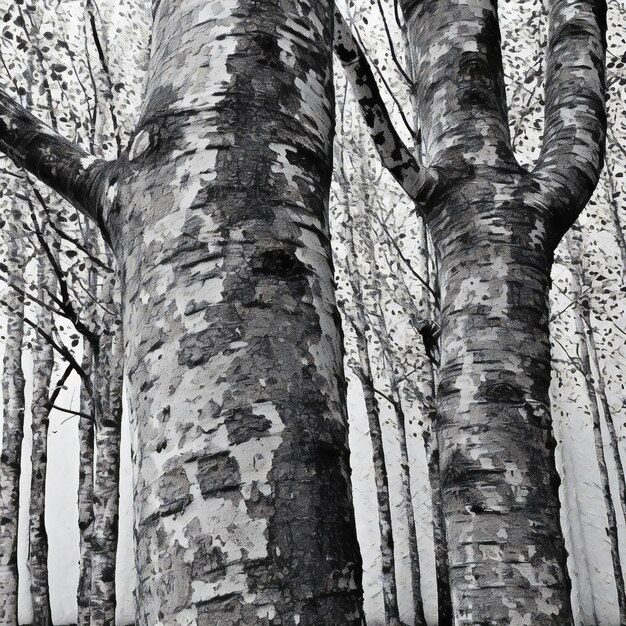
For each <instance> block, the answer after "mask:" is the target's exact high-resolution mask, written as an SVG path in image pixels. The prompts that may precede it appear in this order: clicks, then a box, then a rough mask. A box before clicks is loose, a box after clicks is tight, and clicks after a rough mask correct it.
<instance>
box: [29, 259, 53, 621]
mask: <svg viewBox="0 0 626 626" xmlns="http://www.w3.org/2000/svg"><path fill="white" fill-rule="evenodd" d="M37 272H38V276H37V280H38V297H39V299H40V300H41V301H42V302H46V301H47V300H48V298H49V296H48V293H47V290H50V291H51V292H52V293H54V289H55V287H56V284H55V283H54V279H53V274H52V272H51V270H50V268H49V267H48V266H47V264H45V262H44V259H41V262H40V263H39V266H38V269H37ZM37 324H38V326H39V327H40V328H42V329H43V330H44V331H45V332H47V333H50V331H51V329H52V325H53V319H52V313H51V312H50V311H49V310H47V309H45V308H42V310H41V312H40V315H39V316H38V319H37ZM53 369H54V348H53V347H52V345H51V344H50V342H48V341H46V339H44V338H43V337H42V336H41V335H39V334H37V335H36V336H35V339H34V341H33V399H32V404H31V419H32V421H31V430H32V434H33V437H32V442H33V443H32V452H31V456H30V458H31V481H30V509H29V529H28V530H29V553H28V554H29V559H28V563H29V569H30V593H31V598H32V605H33V621H34V623H35V624H38V625H40V626H49V625H50V624H52V617H51V611H50V588H49V585H48V533H47V532H46V519H45V517H46V474H47V469H48V423H49V416H50V407H49V405H48V397H49V394H50V383H51V381H52V371H53Z"/></svg>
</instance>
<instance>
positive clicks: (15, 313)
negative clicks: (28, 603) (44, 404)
mask: <svg viewBox="0 0 626 626" xmlns="http://www.w3.org/2000/svg"><path fill="white" fill-rule="evenodd" d="M6 232H7V238H6V246H7V259H8V261H9V263H10V266H11V268H12V272H11V278H12V282H13V284H14V285H16V286H17V287H18V288H19V289H20V290H22V291H23V289H24V277H23V271H24V267H23V266H24V260H23V251H22V248H21V245H22V242H21V241H20V237H19V231H18V228H17V227H16V226H15V225H7V230H6ZM5 302H6V304H7V305H8V306H7V308H8V311H9V314H8V316H7V330H6V343H5V348H4V365H3V374H2V402H3V422H2V455H1V456H0V520H2V523H1V524H0V624H2V626H17V588H18V572H17V526H18V518H19V499H20V472H21V457H22V439H23V438H24V386H25V381H24V372H23V370H22V342H23V337H24V299H23V297H22V296H21V295H19V292H18V291H17V290H15V289H11V290H9V292H8V293H7V295H6V297H5Z"/></svg>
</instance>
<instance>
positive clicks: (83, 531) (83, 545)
mask: <svg viewBox="0 0 626 626" xmlns="http://www.w3.org/2000/svg"><path fill="white" fill-rule="evenodd" d="M89 285H90V287H92V286H93V285H92V281H89ZM93 364H94V350H93V346H92V345H91V343H90V342H89V341H88V340H87V339H86V338H83V359H82V363H81V367H82V368H83V371H84V372H85V374H86V375H87V376H89V377H90V379H91V380H92V386H93V387H95V386H94V385H93V375H92V373H93ZM80 412H81V414H82V416H81V417H80V418H79V422H78V444H79V458H78V529H79V553H80V560H79V568H78V590H77V603H78V620H77V621H78V626H89V624H90V598H91V571H92V564H91V537H92V534H93V480H94V475H93V468H94V420H95V417H94V407H93V397H92V394H91V391H90V390H89V388H88V387H87V386H86V385H85V384H84V383H81V387H80ZM84 415H89V416H91V418H90V419H88V418H86V417H83V416H84Z"/></svg>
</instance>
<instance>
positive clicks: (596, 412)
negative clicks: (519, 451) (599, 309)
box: [568, 229, 626, 624]
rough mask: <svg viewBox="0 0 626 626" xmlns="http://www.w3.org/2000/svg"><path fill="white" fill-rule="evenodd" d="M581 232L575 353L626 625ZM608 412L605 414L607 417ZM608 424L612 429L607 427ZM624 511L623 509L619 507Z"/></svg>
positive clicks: (604, 406) (574, 252) (575, 275)
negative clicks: (588, 415)
mask: <svg viewBox="0 0 626 626" xmlns="http://www.w3.org/2000/svg"><path fill="white" fill-rule="evenodd" d="M579 237H580V233H579V232H578V230H577V229H573V230H572V232H571V233H570V235H569V236H568V247H569V250H570V256H571V259H572V283H573V290H572V297H573V299H574V302H575V303H576V305H575V321H576V332H577V333H578V337H579V341H578V353H579V357H580V364H581V370H582V374H583V376H584V378H585V385H586V388H587V395H588V396H589V410H590V414H591V419H592V426H593V437H594V442H595V449H596V458H597V461H598V470H599V472H600V484H601V487H602V493H603V496H604V505H605V509H606V517H607V528H606V534H607V537H608V540H609V544H610V547H611V561H612V565H613V576H614V578H615V587H616V591H617V606H618V610H619V617H620V624H626V589H625V588H624V575H623V571H622V564H621V560H620V550H619V538H618V532H617V517H616V515H615V505H614V504H613V497H612V495H611V485H610V480H609V471H608V468H607V464H606V457H605V454H604V437H603V436H602V424H601V412H602V414H603V415H604V418H605V423H606V424H607V430H608V431H609V439H610V448H611V451H612V453H613V458H614V461H615V463H616V470H617V474H618V476H617V480H618V485H619V490H620V500H621V502H622V507H624V500H623V495H624V469H623V466H622V461H621V457H620V453H619V447H618V441H617V438H616V433H615V426H614V424H613V419H612V414H611V411H610V407H609V404H608V401H607V398H606V393H605V391H604V385H603V382H602V379H601V378H597V376H598V375H599V373H600V368H599V364H598V361H597V353H596V350H595V342H594V340H593V326H592V325H591V314H590V310H589V301H588V299H587V298H586V297H584V296H583V294H582V288H583V286H584V284H585V283H584V278H583V277H584V271H583V267H582V259H581V255H580V245H581V242H580V239H579ZM607 415H608V417H607ZM609 423H610V425H611V427H612V428H610V427H609ZM622 510H623V508H622Z"/></svg>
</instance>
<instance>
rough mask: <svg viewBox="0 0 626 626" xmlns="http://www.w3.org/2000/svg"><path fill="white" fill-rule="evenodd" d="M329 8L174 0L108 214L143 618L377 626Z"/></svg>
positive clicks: (160, 15)
mask: <svg viewBox="0 0 626 626" xmlns="http://www.w3.org/2000/svg"><path fill="white" fill-rule="evenodd" d="M331 17H332V14H331V10H330V5H329V3H328V2H325V1H322V2H315V3H311V2H305V1H302V0H283V1H281V2H278V3H273V4H271V5H264V10H263V11H259V7H258V4H257V3H256V2H254V1H252V0H239V1H237V0H228V1H226V2H220V3H214V2H211V3H207V2H203V1H200V0H186V1H184V2H173V1H167V0H161V2H160V3H156V6H155V25H154V31H153V35H154V36H153V49H152V59H151V64H150V71H149V77H148V92H147V95H146V100H145V104H144V111H143V115H142V119H141V122H140V126H139V129H138V132H137V134H136V136H135V137H134V140H133V143H132V146H131V148H130V152H129V155H128V161H127V163H126V165H125V168H124V171H123V172H122V175H121V176H120V179H119V181H117V182H115V181H114V180H111V182H112V183H113V185H112V187H111V189H110V197H114V196H115V192H116V191H117V197H116V201H115V202H114V203H113V204H112V207H111V212H110V213H109V216H108V220H109V224H110V232H111V238H112V241H113V243H114V247H115V250H116V253H117V257H118V260H119V261H120V265H121V267H122V270H123V274H124V279H123V280H124V297H125V300H124V324H125V332H126V333H127V338H128V339H127V343H126V357H127V368H128V380H129V393H128V395H129V401H130V404H131V412H132V416H131V419H132V428H133V437H134V442H133V443H134V445H133V449H134V454H135V468H136V485H135V524H136V542H137V571H138V587H137V603H138V623H140V624H149V625H150V626H156V625H157V624H172V623H179V624H199V625H202V624H207V625H208V624H215V623H219V624H224V626H227V625H231V624H232V625H235V624H246V625H247V626H254V625H257V624H258V625H264V626H269V625H270V624H278V623H283V624H290V623H293V624H302V625H313V624H315V625H318V624H326V625H329V626H330V625H337V626H339V625H341V626H350V625H357V624H361V623H362V622H363V616H362V610H361V595H362V591H361V582H360V557H359V554H358V547H357V543H356V537H355V531H354V520H353V511H352V504H351V499H350V478H349V459H348V450H347V433H346V415H345V405H344V393H345V389H344V388H345V381H344V378H343V373H342V349H341V336H340V330H339V319H338V315H337V311H336V308H335V302H334V295H333V283H332V265H331V261H330V246H329V241H328V225H327V219H326V215H327V197H328V188H329V183H330V167H331V146H332V142H331V138H332V129H333V110H332V82H331V81H332V74H331V45H332V40H331V36H332V28H331V25H332V19H331Z"/></svg>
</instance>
